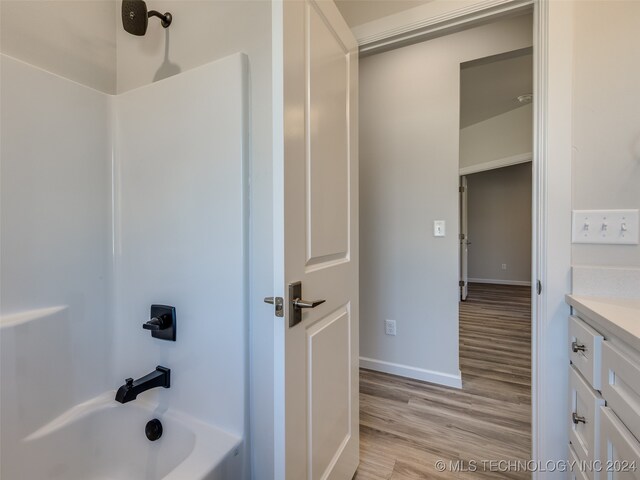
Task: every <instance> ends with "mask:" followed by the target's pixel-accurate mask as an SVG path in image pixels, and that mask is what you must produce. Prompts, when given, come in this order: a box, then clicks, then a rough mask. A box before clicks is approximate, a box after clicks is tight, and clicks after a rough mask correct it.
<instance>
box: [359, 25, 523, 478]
mask: <svg viewBox="0 0 640 480" xmlns="http://www.w3.org/2000/svg"><path fill="white" fill-rule="evenodd" d="M532 29H533V27H532V16H531V15H530V14H528V13H525V14H522V15H518V16H512V17H509V18H500V19H496V20H495V21H494V22H492V23H487V24H484V25H481V26H477V27H473V28H471V29H468V30H464V31H461V32H456V33H452V34H450V35H447V36H444V37H438V38H436V39H430V40H427V41H425V42H423V43H422V44H413V45H409V46H406V45H405V46H401V47H399V48H397V49H395V50H387V51H384V52H381V53H379V54H378V53H376V54H374V55H371V56H367V57H364V58H361V68H360V77H359V78H360V152H361V153H360V163H361V166H360V188H361V194H360V208H361V210H360V211H361V218H360V238H361V243H360V245H361V256H360V261H361V267H360V284H361V289H360V304H361V315H360V318H361V322H360V329H361V335H360V351H361V367H363V370H362V371H361V379H360V389H361V395H360V402H361V422H360V428H361V443H360V446H361V464H360V468H359V470H358V475H357V476H356V478H362V479H368V478H389V475H391V476H392V478H393V475H394V474H397V475H398V476H402V475H405V476H411V475H414V476H415V475H417V476H419V475H422V476H426V478H449V477H447V475H446V474H445V473H443V472H438V471H436V470H434V468H435V465H436V462H437V461H438V460H443V461H445V462H448V461H449V460H455V459H460V458H463V459H464V460H465V461H469V460H476V461H479V460H481V459H488V458H490V459H493V460H499V461H502V460H510V461H519V460H520V461H521V460H530V459H531V458H532V447H531V302H530V297H531V294H530V292H531V290H530V289H531V286H530V285H531V280H530V277H531V253H530V250H531V240H532V231H531V203H532V202H531V199H532V190H531V183H532V180H531V165H532V162H531V160H532V156H533V155H532V153H531V152H532V137H533V135H532V128H533V127H532V120H531V118H530V119H529V130H528V147H527V148H528V149H527V150H524V151H520V152H515V153H511V154H504V155H503V154H500V155H498V156H493V157H491V154H490V150H491V148H492V147H499V146H500V145H496V144H500V142H499V141H497V140H496V139H495V138H493V139H488V142H487V145H483V148H485V150H486V151H485V152H484V153H485V155H484V157H483V158H481V159H479V158H478V157H479V154H480V153H481V152H480V150H479V147H473V148H474V155H475V157H476V158H475V160H482V161H480V162H476V163H483V164H491V165H484V168H483V169H482V170H474V169H476V168H477V165H475V164H474V165H465V166H463V167H461V165H460V160H461V152H462V145H460V144H458V142H459V139H460V137H461V131H460V130H461V129H460V127H461V126H462V127H463V128H464V127H468V128H469V130H467V132H470V133H471V134H476V135H477V134H478V131H477V129H476V130H474V129H473V126H482V125H479V124H481V123H482V122H483V121H485V120H486V121H488V120H489V119H491V118H493V117H498V116H501V115H504V116H507V117H508V116H509V115H510V114H511V115H515V114H517V115H521V116H522V114H523V112H526V111H527V110H528V112H529V113H530V114H531V115H532V113H531V112H532V108H531V104H530V103H529V104H527V103H526V99H523V102H524V103H520V102H521V101H520V100H516V102H517V104H516V107H517V108H509V107H507V106H505V105H499V106H498V107H496V106H495V105H494V106H491V107H490V106H489V105H487V107H486V108H485V110H486V111H485V110H483V111H481V112H480V114H481V115H484V118H481V117H480V116H478V115H477V114H476V116H475V117H474V116H471V118H469V119H467V118H466V117H465V120H464V121H463V120H462V117H461V113H462V112H461V98H460V94H461V91H460V83H459V82H457V81H456V80H457V79H458V78H461V77H462V72H461V66H462V67H463V68H467V69H468V73H473V72H477V70H486V69H487V68H485V66H487V65H489V64H493V63H495V64H498V65H501V62H507V61H513V62H515V63H518V64H519V65H520V66H522V64H523V63H526V60H527V59H528V63H529V67H528V70H526V71H525V72H520V73H521V75H522V76H524V77H528V81H529V84H528V90H527V91H526V92H523V91H520V90H521V89H520V88H517V89H518V94H517V95H514V96H513V97H514V98H515V97H518V96H521V95H524V94H531V93H532V91H533V86H532V78H533V72H532V69H531V61H532ZM514 32H515V34H514ZM439 54H440V55H439ZM456 59H457V60H458V62H457V63H455V61H454V62H453V63H454V64H452V65H450V64H449V62H452V60H456ZM474 67H476V68H477V70H474ZM450 69H452V70H450ZM465 73H466V72H465ZM505 75H506V74H505ZM503 80H505V81H504V84H505V85H504V87H505V88H506V87H509V88H512V89H516V87H517V85H515V86H514V85H512V83H514V81H513V80H514V79H513V78H510V77H508V76H506V77H505V78H503ZM474 82H475V83H479V82H480V80H479V79H476V80H475V81H474ZM488 82H489V84H490V86H493V87H494V88H497V87H498V86H499V85H496V84H499V82H497V81H495V79H494V81H493V82H491V81H488ZM452 85H454V88H453V89H451V86H452ZM498 90H499V89H498ZM484 95H485V96H486V94H484ZM509 95H511V94H510V93H509ZM476 100H478V99H477V98H476ZM529 101H530V97H529ZM521 109H524V110H521ZM512 110H513V112H512ZM516 110H517V111H516ZM502 120H504V119H502ZM507 120H509V119H507ZM510 121H511V123H513V119H511V120H510ZM467 132H465V133H467ZM485 138H487V137H486V136H485ZM513 139H514V138H513V137H512V135H509V136H505V137H504V140H513ZM494 154H495V152H494ZM525 154H527V155H526V157H527V158H525ZM464 168H466V170H464ZM510 168H514V169H516V170H518V169H525V170H526V169H528V172H529V177H528V207H529V208H528V222H529V223H528V238H527V239H526V242H525V245H524V247H525V248H528V249H529V255H528V259H523V258H518V262H516V260H511V259H509V260H505V261H500V262H499V264H498V265H499V270H500V271H503V272H506V273H507V274H509V273H513V272H515V271H516V267H517V266H518V265H519V264H520V263H522V262H525V263H527V262H528V269H526V271H525V273H524V274H525V275H528V277H527V278H526V279H525V280H521V281H522V283H521V284H518V285H508V284H506V283H507V282H506V280H510V279H509V278H507V277H505V276H504V275H506V274H503V277H499V276H497V277H491V276H486V277H479V276H476V277H472V278H473V279H482V278H484V279H485V280H491V279H492V278H493V279H495V280H500V278H502V279H503V280H505V281H504V282H502V284H500V283H498V284H497V289H498V290H500V289H503V290H504V292H502V291H496V292H494V293H491V292H489V291H487V289H488V286H489V285H491V284H489V283H484V284H480V283H479V282H478V287H477V288H476V289H475V290H474V289H473V287H474V286H475V283H474V284H472V290H471V291H467V294H468V295H469V294H470V295H471V297H472V298H478V299H480V298H481V299H482V301H478V305H475V304H474V303H473V302H472V301H471V299H469V300H467V302H466V303H460V301H459V300H460V291H459V287H458V286H459V281H460V278H459V274H460V271H459V266H460V263H461V262H460V261H461V257H460V254H461V252H460V249H459V246H460V234H461V233H462V231H461V230H460V225H459V222H460V217H459V207H460V204H459V198H460V197H459V193H458V186H459V182H460V179H461V177H464V178H463V181H464V182H467V184H469V182H470V184H471V186H473V185H475V184H478V185H480V184H479V183H478V179H479V178H480V180H482V178H481V176H482V173H481V172H484V171H485V170H492V171H494V173H496V172H499V173H502V174H504V172H507V173H510V170H509V169H510ZM500 170H502V172H500ZM461 174H462V175H461ZM511 203H512V202H507V204H508V205H510V204H511ZM474 205H475V204H474ZM470 213H471V214H474V211H473V209H472V211H471V212H470ZM451 214H452V216H451ZM501 215H502V214H501ZM474 219H475V217H474ZM511 233H512V232H511ZM511 233H510V234H511ZM525 234H526V232H525ZM465 240H467V241H473V239H472V238H468V237H466V238H465ZM466 246H467V247H468V245H466ZM503 263H504V264H506V269H504V270H503V269H502V264H503ZM472 272H473V270H472ZM468 273H469V271H467V276H468ZM520 273H521V272H520ZM520 273H519V274H520ZM467 281H468V280H467ZM466 285H467V286H468V283H467V284H466ZM511 288H513V289H515V290H514V291H515V295H514V292H512V291H511V290H510V289H511ZM467 307H469V308H476V307H477V308H478V309H479V311H480V312H482V313H481V316H482V315H485V316H486V318H481V319H480V320H481V321H480V322H478V316H476V315H475V313H474V311H472V312H471V313H469V312H468V311H467ZM495 307H500V308H495ZM505 312H507V314H505ZM509 312H510V313H512V314H513V317H509V315H508V313H509ZM487 319H489V320H492V321H493V320H496V323H495V324H493V325H491V324H490V322H488V321H486V320H487ZM482 320H485V321H484V322H482ZM498 320H499V321H498ZM511 324H514V325H516V326H517V327H518V328H514V329H513V334H512V335H511V337H512V338H509V335H505V337H504V338H500V339H499V341H496V340H495V339H496V338H497V336H496V335H497V334H498V333H500V332H502V331H508V330H506V329H505V326H506V325H511ZM478 325H480V326H482V325H486V327H487V328H486V332H484V333H482V332H478V331H477V330H474V328H476V329H477V326H478ZM516 336H518V338H517V339H516V338H515V337H516ZM467 347H471V348H467ZM509 351H511V353H512V354H513V355H514V358H515V357H517V359H516V360H515V361H513V362H511V363H515V364H516V366H517V367H518V368H516V369H514V370H512V371H511V372H510V371H508V370H507V369H505V367H504V366H505V365H509V359H508V357H509ZM483 357H484V358H483ZM491 357H492V358H491ZM496 359H497V360H498V361H497V363H496V365H494V366H492V365H491V362H492V361H493V360H496ZM461 468H464V467H461ZM449 473H450V474H451V472H449ZM385 475H386V476H385ZM451 475H453V474H451ZM526 477H527V475H525V474H523V477H522V478H526Z"/></svg>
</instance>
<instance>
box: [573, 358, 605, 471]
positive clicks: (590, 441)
mask: <svg viewBox="0 0 640 480" xmlns="http://www.w3.org/2000/svg"><path fill="white" fill-rule="evenodd" d="M569 392H570V393H569V415H568V417H569V418H568V422H569V425H570V427H569V440H570V441H571V445H572V446H573V448H574V449H575V452H576V454H577V455H578V458H579V459H580V460H582V461H584V462H587V463H593V462H594V461H595V460H597V459H598V458H599V447H600V445H599V442H598V436H599V434H600V407H601V406H603V405H604V400H603V399H602V397H601V396H600V394H599V393H598V392H596V391H595V390H593V389H592V388H591V386H590V385H589V384H588V383H587V382H586V381H585V379H584V378H582V376H581V375H580V374H579V373H578V371H577V370H576V369H575V367H573V366H571V367H569ZM588 477H589V478H591V479H592V480H599V476H598V475H597V472H591V471H590V472H588Z"/></svg>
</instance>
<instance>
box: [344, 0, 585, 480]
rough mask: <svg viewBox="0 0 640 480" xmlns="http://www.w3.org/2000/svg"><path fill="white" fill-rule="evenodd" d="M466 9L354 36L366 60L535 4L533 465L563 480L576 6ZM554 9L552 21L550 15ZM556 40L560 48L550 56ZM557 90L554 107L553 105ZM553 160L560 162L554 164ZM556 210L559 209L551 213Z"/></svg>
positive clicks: (498, 0) (432, 6)
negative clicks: (558, 466)
mask: <svg viewBox="0 0 640 480" xmlns="http://www.w3.org/2000/svg"><path fill="white" fill-rule="evenodd" d="M436 4H437V5H436ZM464 4H465V6H464V7H463V8H459V9H454V10H451V8H450V4H449V8H448V11H445V10H447V2H445V1H438V0H436V1H434V2H430V3H428V4H425V5H424V6H422V7H416V8H414V9H411V10H408V11H407V14H406V15H403V14H402V12H401V14H396V15H393V16H390V17H387V19H386V20H383V21H377V22H371V23H369V24H365V25H363V26H360V27H356V28H354V29H353V30H354V33H355V35H356V38H357V40H358V43H359V45H360V52H361V55H362V54H371V53H375V52H377V51H384V50H387V49H391V48H396V47H399V46H402V45H403V44H407V43H411V42H415V41H420V40H424V39H426V38H430V37H432V36H439V35H443V34H446V33H450V32H451V31H455V30H456V29H461V28H468V27H470V26H472V25H474V24H477V23H481V22H483V21H486V20H487V19H488V18H494V17H498V16H502V15H507V14H509V13H514V12H517V11H519V10H522V9H524V8H527V6H530V5H533V11H534V32H533V38H534V41H533V43H534V100H533V106H534V149H533V150H534V151H533V154H532V162H533V199H532V224H533V225H532V229H533V230H532V278H531V285H532V293H531V294H532V345H531V353H532V372H531V378H532V384H531V397H532V398H531V403H532V405H531V407H532V460H533V462H535V463H534V465H536V467H537V468H536V469H535V471H533V472H532V478H533V479H534V480H537V479H541V478H545V479H547V478H554V479H555V478H564V474H563V473H561V472H558V471H555V472H554V471H552V470H550V468H549V467H548V466H547V467H546V469H545V464H544V462H545V461H547V460H566V459H567V456H568V446H567V445H568V435H567V433H566V432H567V431H568V429H567V428H566V422H564V414H565V408H564V404H565V403H566V402H565V398H566V394H565V393H566V391H567V388H568V379H567V373H566V368H565V366H566V365H568V353H567V352H566V351H565V350H566V348H565V344H566V341H565V340H566V332H565V330H566V328H565V327H566V323H564V322H566V318H567V315H568V313H569V307H568V306H567V305H566V304H565V303H564V301H563V299H562V298H563V296H564V294H565V293H567V292H569V291H570V288H571V285H570V278H569V277H570V264H571V248H570V247H571V242H570V234H569V231H570V228H569V227H568V225H569V223H568V222H569V219H570V213H571V197H570V186H571V184H570V178H571V176H570V164H571V103H570V98H571V73H570V72H571V70H570V65H571V60H572V58H571V55H572V54H571V48H572V47H571V45H570V43H571V42H570V39H571V31H572V30H571V29H572V16H571V9H572V6H571V5H570V2H551V0H475V1H474V0H469V1H465V2H464ZM551 4H552V5H551ZM438 8H439V9H440V11H439V12H438V11H437V10H438ZM552 9H553V12H552V13H553V16H551V14H550V10H552ZM443 12H444V13H443ZM420 13H422V14H424V15H423V17H422V18H419V19H418V20H417V21H416V17H415V16H413V15H416V14H420ZM551 19H553V23H552V22H551ZM551 36H553V46H554V49H553V51H552V52H551V53H550V49H549V44H550V37H551ZM552 54H553V55H552ZM550 57H553V58H550ZM567 65H568V67H567ZM567 68H568V70H567ZM550 86H551V89H552V90H553V99H554V103H550V102H549V100H548V97H549V90H550ZM551 110H552V112H550V111H551ZM549 124H552V128H549ZM549 137H551V141H549ZM549 157H552V158H553V163H552V164H551V163H550V162H549ZM549 204H552V205H553V211H551V212H550V211H549V208H548V206H549ZM538 281H540V282H541V285H542V290H541V294H537V293H536V286H537V283H538ZM552 466H553V465H552Z"/></svg>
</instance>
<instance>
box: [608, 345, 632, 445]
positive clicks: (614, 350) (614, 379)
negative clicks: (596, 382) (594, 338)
mask: <svg viewBox="0 0 640 480" xmlns="http://www.w3.org/2000/svg"><path fill="white" fill-rule="evenodd" d="M602 396H603V397H604V398H606V399H607V405H608V406H609V407H611V409H612V410H613V411H614V412H615V413H616V415H617V416H618V417H619V418H620V419H621V420H622V422H623V423H624V424H625V425H626V427H627V428H628V429H629V430H630V431H631V433H632V434H633V435H635V436H636V438H640V365H639V364H638V363H637V362H636V361H635V360H634V359H632V358H631V356H629V355H628V354H626V353H625V352H623V351H622V350H621V349H620V348H618V347H616V346H614V345H612V344H611V342H609V341H605V342H602Z"/></svg>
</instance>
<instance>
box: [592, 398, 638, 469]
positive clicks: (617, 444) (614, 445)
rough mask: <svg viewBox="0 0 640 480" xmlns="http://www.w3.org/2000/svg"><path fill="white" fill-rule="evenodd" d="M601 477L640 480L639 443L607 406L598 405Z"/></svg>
mask: <svg viewBox="0 0 640 480" xmlns="http://www.w3.org/2000/svg"><path fill="white" fill-rule="evenodd" d="M600 411H601V420H602V421H601V428H600V463H601V467H602V473H601V474H600V478H601V479H606V480H640V443H638V440H637V439H636V438H635V437H634V436H633V435H631V432H629V430H627V427H625V426H624V424H623V423H622V422H621V421H620V419H619V418H618V417H617V416H616V415H615V413H613V410H611V409H610V408H608V407H600Z"/></svg>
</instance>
